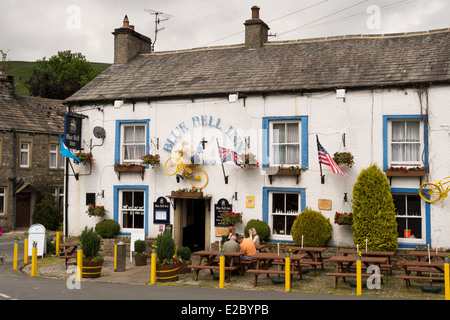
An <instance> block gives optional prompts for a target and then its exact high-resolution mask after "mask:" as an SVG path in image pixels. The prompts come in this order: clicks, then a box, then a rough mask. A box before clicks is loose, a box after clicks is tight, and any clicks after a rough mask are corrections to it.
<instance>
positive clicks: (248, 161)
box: [241, 152, 259, 168]
mask: <svg viewBox="0 0 450 320" xmlns="http://www.w3.org/2000/svg"><path fill="white" fill-rule="evenodd" d="M241 158H242V159H243V160H244V162H243V163H241V168H259V162H258V160H257V159H256V156H255V155H254V154H253V153H251V152H250V153H246V154H242V155H241Z"/></svg>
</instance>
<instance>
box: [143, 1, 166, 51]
mask: <svg viewBox="0 0 450 320" xmlns="http://www.w3.org/2000/svg"><path fill="white" fill-rule="evenodd" d="M144 11H145V12H148V13H150V14H154V15H155V39H154V40H153V44H152V51H154V50H155V43H156V39H157V37H158V32H159V31H161V30H164V29H165V27H162V28H159V29H158V25H159V24H160V23H161V22H163V21H167V20H169V19H170V18H172V17H173V16H172V15H170V14H167V13H164V12H161V11H156V10H151V9H144Z"/></svg>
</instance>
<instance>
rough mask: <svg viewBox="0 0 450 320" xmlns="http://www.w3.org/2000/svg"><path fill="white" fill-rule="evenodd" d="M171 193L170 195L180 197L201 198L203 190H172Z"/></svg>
mask: <svg viewBox="0 0 450 320" xmlns="http://www.w3.org/2000/svg"><path fill="white" fill-rule="evenodd" d="M171 195H172V197H180V198H201V197H203V192H202V191H197V192H178V191H172V193H171Z"/></svg>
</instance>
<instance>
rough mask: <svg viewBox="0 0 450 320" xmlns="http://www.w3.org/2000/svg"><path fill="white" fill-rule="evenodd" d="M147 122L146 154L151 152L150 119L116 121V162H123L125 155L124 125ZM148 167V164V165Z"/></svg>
mask: <svg viewBox="0 0 450 320" xmlns="http://www.w3.org/2000/svg"><path fill="white" fill-rule="evenodd" d="M139 123H140V124H145V154H148V153H149V150H150V141H149V136H150V134H149V132H150V120H149V119H145V120H117V121H116V136H115V152H114V163H121V162H122V160H123V159H122V157H123V155H122V154H121V152H122V150H121V145H122V138H123V137H122V135H121V133H122V127H123V126H124V125H127V124H139ZM147 167H148V165H147Z"/></svg>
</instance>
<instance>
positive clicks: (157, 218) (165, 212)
mask: <svg viewBox="0 0 450 320" xmlns="http://www.w3.org/2000/svg"><path fill="white" fill-rule="evenodd" d="M153 223H170V203H169V202H168V201H167V199H166V198H165V197H159V198H158V199H157V200H156V202H153Z"/></svg>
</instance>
